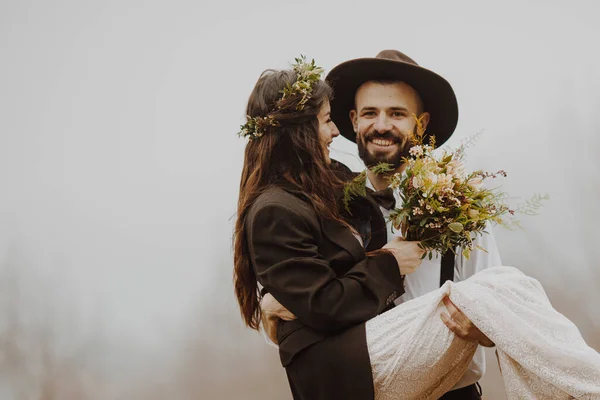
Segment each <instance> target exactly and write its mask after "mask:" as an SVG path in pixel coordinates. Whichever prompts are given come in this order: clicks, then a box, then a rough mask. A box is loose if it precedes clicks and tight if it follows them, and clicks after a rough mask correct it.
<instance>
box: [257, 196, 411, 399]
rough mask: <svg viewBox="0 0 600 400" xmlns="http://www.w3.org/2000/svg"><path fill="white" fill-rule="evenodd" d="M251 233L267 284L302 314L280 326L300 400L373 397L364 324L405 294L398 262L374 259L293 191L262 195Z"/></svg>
mask: <svg viewBox="0 0 600 400" xmlns="http://www.w3.org/2000/svg"><path fill="white" fill-rule="evenodd" d="M246 233H247V241H248V242H247V245H248V250H249V254H250V260H251V264H252V266H253V267H254V269H255V271H256V274H257V277H258V280H259V282H260V283H261V284H262V285H263V286H264V287H265V288H266V289H267V290H268V291H269V292H270V293H271V294H272V295H273V296H274V297H275V298H276V299H277V300H278V301H279V302H280V303H281V304H282V305H284V306H285V307H286V308H287V309H288V310H290V311H291V312H292V313H293V314H294V315H296V316H297V319H296V320H294V321H289V322H288V321H281V322H280V323H279V326H278V341H279V352H280V358H281V362H282V364H283V366H284V367H286V371H287V374H288V379H289V382H290V387H291V389H292V393H293V395H294V398H295V399H307V400H318V399H338V398H339V399H350V400H352V399H356V400H358V399H372V398H373V397H374V395H373V381H372V375H371V366H370V361H369V356H368V352H367V346H366V339H365V329H364V322H365V321H367V320H369V319H371V318H373V317H375V316H376V315H378V314H379V313H381V312H382V311H384V310H385V309H386V308H388V307H389V306H390V305H391V304H392V303H393V301H394V300H395V299H396V298H397V297H398V296H400V295H402V294H403V293H404V287H403V277H401V275H400V271H399V269H398V265H397V263H396V260H395V258H394V257H393V256H392V255H391V254H390V253H388V252H385V251H382V252H379V253H378V254H376V255H373V256H369V257H366V255H365V251H364V249H363V247H362V246H361V244H360V243H359V242H358V240H357V239H356V238H355V237H354V236H353V234H352V232H351V231H350V230H349V229H348V228H347V227H346V226H344V225H343V224H341V223H339V222H337V221H330V220H322V219H321V218H320V217H319V216H317V214H316V213H315V212H314V210H313V209H312V208H311V207H310V205H309V203H308V201H307V198H306V197H305V196H304V195H303V194H302V193H301V192H299V191H296V190H294V189H291V188H289V187H285V186H282V187H272V188H270V189H268V190H267V191H266V192H265V193H263V194H262V195H260V196H259V197H258V199H257V200H256V201H255V203H254V204H253V205H252V207H251V208H250V210H249V212H248V215H247V219H246Z"/></svg>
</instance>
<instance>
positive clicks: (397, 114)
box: [392, 111, 404, 117]
mask: <svg viewBox="0 0 600 400" xmlns="http://www.w3.org/2000/svg"><path fill="white" fill-rule="evenodd" d="M392 116H393V117H404V113H403V112H400V111H394V112H393V113H392Z"/></svg>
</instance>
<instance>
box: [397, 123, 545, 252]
mask: <svg viewBox="0 0 600 400" xmlns="http://www.w3.org/2000/svg"><path fill="white" fill-rule="evenodd" d="M415 119H416V121H417V124H416V125H417V132H416V134H414V135H413V139H412V140H413V147H412V148H411V149H410V151H409V154H410V155H409V157H407V158H405V159H404V162H405V163H406V169H405V170H404V173H396V174H394V175H392V176H391V180H390V186H391V187H392V188H394V189H398V190H399V192H400V196H401V198H402V204H401V205H398V207H399V208H396V209H394V210H393V211H392V213H391V214H390V219H391V221H392V223H393V226H394V227H395V228H396V229H401V231H402V233H403V236H404V237H405V238H406V239H407V240H417V241H420V242H421V247H422V248H423V249H424V250H425V254H424V257H425V256H428V257H429V259H431V258H432V255H433V252H435V251H438V252H440V253H444V252H446V251H448V250H451V251H453V252H455V251H456V249H457V248H459V247H460V248H462V254H463V256H464V257H465V258H467V259H468V258H469V256H470V254H471V251H472V250H473V249H474V248H478V249H480V250H483V251H485V249H483V248H482V247H480V246H475V245H474V243H473V240H474V239H475V235H477V234H483V233H484V232H485V227H486V224H487V222H491V223H495V224H500V225H503V226H507V227H509V226H511V225H512V224H514V223H516V220H514V218H513V216H514V215H515V213H524V214H529V215H532V214H535V213H536V211H537V210H538V209H539V208H540V206H541V203H542V201H543V200H546V199H548V196H540V195H536V196H534V197H533V198H532V199H531V200H529V201H528V202H527V203H526V204H525V205H524V206H522V207H520V208H517V209H511V208H510V207H509V205H508V203H507V199H508V197H507V196H506V194H505V193H503V192H501V191H499V190H498V189H497V188H493V189H488V188H486V187H484V186H483V185H482V184H483V181H484V180H486V179H496V178H498V177H506V172H504V171H502V170H501V171H498V172H495V173H488V172H484V171H475V172H471V173H468V174H467V173H466V172H465V169H464V164H463V158H464V155H465V150H466V147H467V146H468V145H469V144H470V142H467V143H464V144H463V145H462V146H460V147H459V148H458V149H457V150H456V151H454V152H450V151H445V152H443V153H442V154H441V155H437V156H436V155H434V154H433V150H434V149H435V138H434V136H430V137H429V144H424V143H423V139H424V137H425V136H424V132H425V130H424V129H423V126H422V123H421V121H420V120H419V119H418V118H417V117H416V116H415Z"/></svg>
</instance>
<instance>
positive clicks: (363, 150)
mask: <svg viewBox="0 0 600 400" xmlns="http://www.w3.org/2000/svg"><path fill="white" fill-rule="evenodd" d="M373 138H377V139H385V140H391V141H392V142H394V145H396V146H398V147H397V150H396V151H395V152H393V153H385V154H382V153H378V154H372V153H369V151H368V150H367V143H368V142H369V141H370V140H371V139H373ZM409 142H410V141H409V140H408V139H403V138H398V137H396V136H395V135H393V134H392V133H391V132H385V133H383V134H380V133H375V132H371V133H370V134H366V135H364V136H357V140H356V145H357V146H358V156H359V157H360V159H361V160H363V162H364V163H365V165H366V166H367V167H372V166H374V165H377V164H379V163H382V162H383V163H388V164H391V165H392V167H393V168H394V169H397V168H398V167H400V166H401V165H402V164H403V163H404V161H403V158H406V157H408V155H409V153H408V151H409V150H410V148H411V143H409Z"/></svg>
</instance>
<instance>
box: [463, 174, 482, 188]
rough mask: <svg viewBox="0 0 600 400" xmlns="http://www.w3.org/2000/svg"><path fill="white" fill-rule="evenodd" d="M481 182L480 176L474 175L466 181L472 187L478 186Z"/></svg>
mask: <svg viewBox="0 0 600 400" xmlns="http://www.w3.org/2000/svg"><path fill="white" fill-rule="evenodd" d="M482 183H483V179H482V178H481V177H480V176H474V177H473V178H471V179H469V180H468V181H467V184H468V185H469V186H472V187H474V188H478V187H479V186H480V185H481V184H482Z"/></svg>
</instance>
